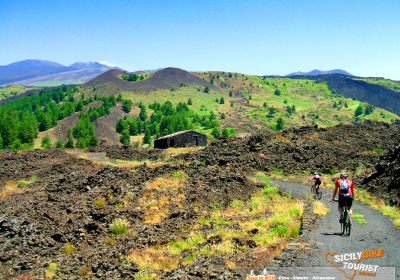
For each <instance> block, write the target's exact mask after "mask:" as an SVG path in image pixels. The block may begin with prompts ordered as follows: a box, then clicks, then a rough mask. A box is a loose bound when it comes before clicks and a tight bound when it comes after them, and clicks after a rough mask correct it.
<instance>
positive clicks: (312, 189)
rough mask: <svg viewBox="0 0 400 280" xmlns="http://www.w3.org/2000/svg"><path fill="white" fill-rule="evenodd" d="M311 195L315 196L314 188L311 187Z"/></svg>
mask: <svg viewBox="0 0 400 280" xmlns="http://www.w3.org/2000/svg"><path fill="white" fill-rule="evenodd" d="M311 194H312V195H315V193H314V186H311Z"/></svg>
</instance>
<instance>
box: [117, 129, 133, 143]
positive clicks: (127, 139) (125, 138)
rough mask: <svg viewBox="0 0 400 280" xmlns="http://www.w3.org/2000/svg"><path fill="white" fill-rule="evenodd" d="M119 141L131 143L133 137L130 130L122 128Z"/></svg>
mask: <svg viewBox="0 0 400 280" xmlns="http://www.w3.org/2000/svg"><path fill="white" fill-rule="evenodd" d="M119 142H121V143H122V144H123V145H129V143H131V137H130V136H129V131H128V130H127V129H124V130H122V132H121V137H120V138H119Z"/></svg>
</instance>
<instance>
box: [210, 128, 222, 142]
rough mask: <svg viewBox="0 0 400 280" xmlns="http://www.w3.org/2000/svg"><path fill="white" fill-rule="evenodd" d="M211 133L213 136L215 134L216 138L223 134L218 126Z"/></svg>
mask: <svg viewBox="0 0 400 280" xmlns="http://www.w3.org/2000/svg"><path fill="white" fill-rule="evenodd" d="M211 134H212V136H214V138H215V139H218V138H219V137H220V136H221V132H219V129H218V127H214V129H213V130H212V132H211Z"/></svg>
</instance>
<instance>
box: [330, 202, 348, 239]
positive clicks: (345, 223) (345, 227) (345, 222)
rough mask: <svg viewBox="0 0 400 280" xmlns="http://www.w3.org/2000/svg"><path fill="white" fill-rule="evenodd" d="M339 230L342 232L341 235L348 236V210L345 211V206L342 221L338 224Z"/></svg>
mask: <svg viewBox="0 0 400 280" xmlns="http://www.w3.org/2000/svg"><path fill="white" fill-rule="evenodd" d="M334 202H339V200H334ZM340 230H341V231H342V235H347V236H350V233H351V221H350V212H349V210H347V206H343V220H342V222H341V223H340Z"/></svg>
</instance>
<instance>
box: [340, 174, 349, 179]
mask: <svg viewBox="0 0 400 280" xmlns="http://www.w3.org/2000/svg"><path fill="white" fill-rule="evenodd" d="M347 177H348V175H347V173H342V174H340V179H346V178H347Z"/></svg>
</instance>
